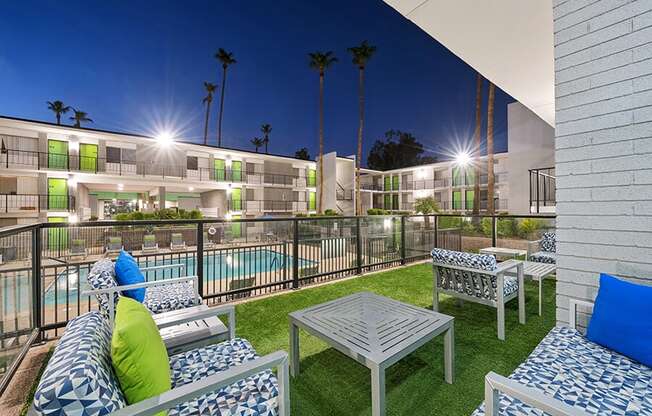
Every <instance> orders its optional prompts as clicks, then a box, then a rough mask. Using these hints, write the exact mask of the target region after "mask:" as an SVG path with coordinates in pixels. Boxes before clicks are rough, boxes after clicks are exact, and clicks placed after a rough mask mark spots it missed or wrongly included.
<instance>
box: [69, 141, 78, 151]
mask: <svg viewBox="0 0 652 416" xmlns="http://www.w3.org/2000/svg"><path fill="white" fill-rule="evenodd" d="M68 150H72V151H73V152H76V151H78V150H79V142H68Z"/></svg>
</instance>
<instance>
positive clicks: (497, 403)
mask: <svg viewBox="0 0 652 416" xmlns="http://www.w3.org/2000/svg"><path fill="white" fill-rule="evenodd" d="M578 306H582V307H583V308H586V309H587V310H589V311H590V310H591V309H592V307H593V304H592V303H590V302H586V301H579V300H575V299H570V301H569V309H570V311H569V312H570V317H569V326H568V327H562V326H558V327H555V328H553V329H552V330H551V331H550V332H549V333H548V335H546V337H545V338H544V339H543V340H542V341H541V343H539V345H538V346H537V347H536V348H535V349H534V351H533V352H532V354H530V356H529V357H528V358H527V360H526V361H525V362H524V363H522V364H521V365H519V366H518V367H517V368H516V370H514V372H513V373H512V374H511V375H510V376H509V378H506V377H503V376H501V375H498V374H496V373H494V372H490V373H489V374H487V376H486V377H485V402H484V403H483V404H482V405H481V406H480V407H479V408H478V409H476V410H475V412H474V413H473V415H472V416H485V415H486V416H496V415H510V416H515V415H542V414H552V415H564V416H566V415H582V416H584V415H586V416H588V415H605V416H606V415H620V416H625V415H627V416H630V415H631V416H634V415H650V414H652V368H650V367H647V366H645V365H644V364H641V363H639V362H637V361H634V360H632V359H630V358H628V357H626V356H624V355H622V354H620V353H618V352H615V351H612V350H610V349H608V348H605V347H603V346H601V345H598V344H595V343H593V342H591V341H589V340H588V339H587V338H586V337H585V336H584V335H582V334H581V333H580V332H579V331H578V330H577V329H576V316H577V307H578ZM501 393H502V394H501Z"/></svg>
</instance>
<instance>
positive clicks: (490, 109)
mask: <svg viewBox="0 0 652 416" xmlns="http://www.w3.org/2000/svg"><path fill="white" fill-rule="evenodd" d="M495 90H496V86H495V85H494V84H493V82H491V81H489V96H488V97H487V213H488V214H489V215H493V214H494V213H495V207H494V95H495Z"/></svg>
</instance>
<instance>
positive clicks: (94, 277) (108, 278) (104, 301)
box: [86, 259, 118, 317]
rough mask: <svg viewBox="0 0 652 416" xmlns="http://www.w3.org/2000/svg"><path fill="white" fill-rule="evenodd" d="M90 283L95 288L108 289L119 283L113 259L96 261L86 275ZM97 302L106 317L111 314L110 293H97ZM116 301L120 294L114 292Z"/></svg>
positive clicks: (116, 301)
mask: <svg viewBox="0 0 652 416" xmlns="http://www.w3.org/2000/svg"><path fill="white" fill-rule="evenodd" d="M86 280H87V281H88V285H89V286H90V287H91V288H93V289H108V288H112V287H116V286H117V285H118V284H117V283H116V281H115V266H114V265H113V262H112V261H111V259H102V260H99V261H98V262H96V263H95V264H94V265H93V267H92V268H91V270H90V272H88V274H87V275H86ZM95 297H96V298H97V303H98V304H99V307H100V312H102V315H104V316H105V317H108V316H109V295H108V294H106V293H105V294H100V295H95ZM114 297H115V303H114V305H117V304H118V294H117V293H116V294H114Z"/></svg>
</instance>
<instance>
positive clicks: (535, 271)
mask: <svg viewBox="0 0 652 416" xmlns="http://www.w3.org/2000/svg"><path fill="white" fill-rule="evenodd" d="M555 270H557V265H555V264H550V263H540V262H536V261H524V262H523V274H524V275H525V276H526V277H533V278H535V279H537V278H539V277H545V276H547V275H549V274H551V273H554V272H555ZM511 273H513V272H507V273H506V274H511Z"/></svg>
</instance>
